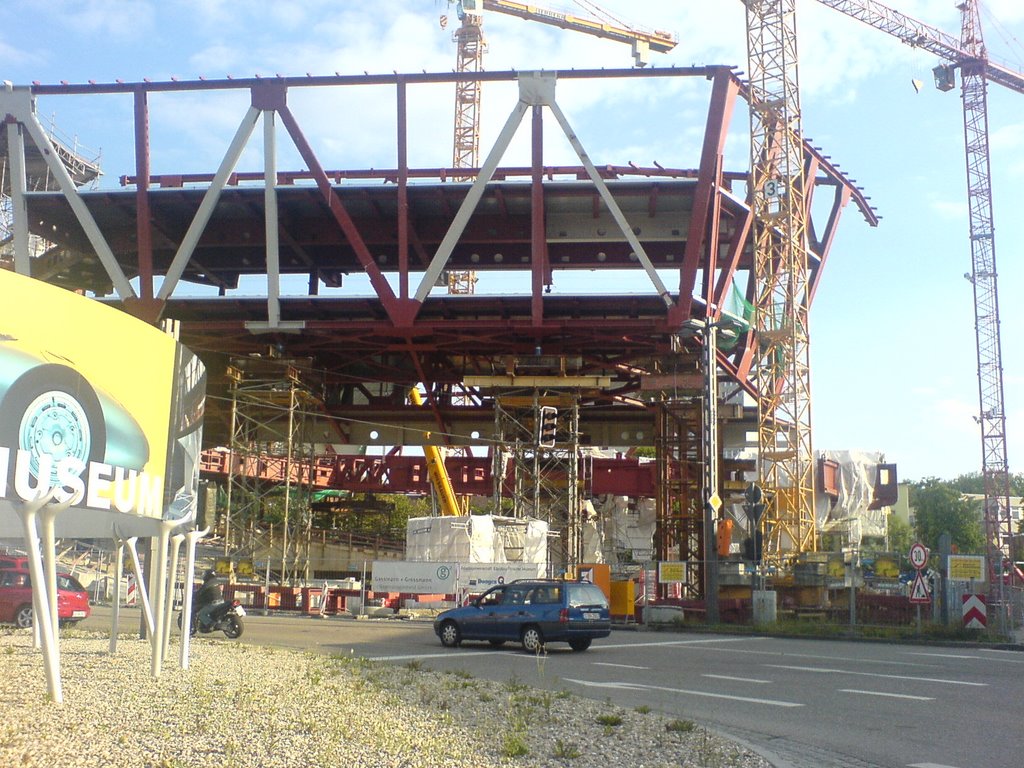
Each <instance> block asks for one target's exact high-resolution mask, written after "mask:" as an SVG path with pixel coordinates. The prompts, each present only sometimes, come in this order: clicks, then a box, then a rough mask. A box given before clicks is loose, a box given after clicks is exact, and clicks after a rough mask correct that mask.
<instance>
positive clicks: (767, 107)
mask: <svg viewBox="0 0 1024 768" xmlns="http://www.w3.org/2000/svg"><path fill="white" fill-rule="evenodd" d="M743 2H744V5H746V9H747V10H746V28H747V71H748V73H749V95H748V99H747V101H748V103H749V106H750V169H751V175H750V198H751V205H752V207H753V212H754V280H755V286H756V296H757V299H756V302H755V305H756V309H757V320H756V328H757V337H758V341H759V344H760V346H759V349H758V357H757V366H756V379H757V388H758V393H759V394H758V431H757V434H758V449H759V461H758V479H759V482H760V485H761V488H762V490H763V492H764V495H763V499H764V504H765V507H764V512H763V516H762V517H761V521H760V526H761V530H762V532H763V535H764V539H763V540H764V544H763V547H764V550H763V560H764V562H765V563H766V564H768V565H778V564H779V563H781V562H782V561H784V560H786V559H789V558H790V557H792V556H793V555H794V554H798V553H802V552H813V551H814V550H815V549H816V547H817V536H816V526H815V519H814V454H813V449H812V446H811V387H810V336H809V333H808V310H809V302H810V295H809V292H808V271H807V245H806V243H807V204H806V200H807V196H806V180H805V177H804V158H803V131H802V127H801V114H800V89H799V78H798V76H797V69H798V67H797V64H798V58H797V45H796V39H797V36H796V0H743Z"/></svg>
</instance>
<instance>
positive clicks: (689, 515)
mask: <svg viewBox="0 0 1024 768" xmlns="http://www.w3.org/2000/svg"><path fill="white" fill-rule="evenodd" d="M701 414H702V406H701V403H700V401H695V400H677V399H666V400H663V401H662V402H660V403H658V404H657V405H656V413H655V435H654V440H655V444H654V449H655V461H656V463H657V473H658V482H657V493H658V496H657V498H656V499H655V506H656V515H657V522H656V527H655V534H654V538H655V555H656V557H657V559H658V560H659V561H661V562H666V561H669V562H671V561H680V562H682V563H684V568H683V581H682V585H681V590H682V594H681V596H682V597H684V598H703V597H704V505H703V503H702V498H701V483H702V477H703V461H702V448H701V433H702V430H703V419H702V415H701ZM666 586H667V585H659V589H661V590H664V589H665V588H666ZM667 596H668V595H667V594H660V595H659V597H667Z"/></svg>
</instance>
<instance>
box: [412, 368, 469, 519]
mask: <svg viewBox="0 0 1024 768" xmlns="http://www.w3.org/2000/svg"><path fill="white" fill-rule="evenodd" d="M409 400H410V401H411V402H412V404H413V405H420V406H421V405H423V396H422V395H421V394H420V390H419V388H418V387H413V388H412V389H410V390H409ZM426 438H427V440H429V439H430V433H429V432H427V433H426ZM423 455H424V456H425V457H426V459H427V475H428V476H429V477H430V483H431V485H433V486H434V491H435V493H437V502H438V506H439V507H440V508H441V514H442V515H451V516H458V515H464V514H466V510H465V509H463V507H462V506H460V505H459V501H458V499H457V498H456V496H455V491H454V490H453V489H452V479H451V477H449V475H448V470H447V469H446V468H445V466H444V457H443V456H442V455H441V450H440V449H439V448H438V447H437V446H436V445H426V444H425V445H424V446H423Z"/></svg>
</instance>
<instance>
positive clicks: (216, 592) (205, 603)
mask: <svg viewBox="0 0 1024 768" xmlns="http://www.w3.org/2000/svg"><path fill="white" fill-rule="evenodd" d="M223 600H224V587H223V585H222V584H221V580H220V579H218V578H217V572H216V571H215V570H213V569H212V568H211V569H210V570H208V571H207V572H206V573H204V574H203V585H202V586H201V587H199V589H197V590H196V594H195V596H194V597H193V599H192V602H193V606H192V610H193V611H195V612H196V621H198V622H199V628H200V629H206V628H207V627H208V626H209V625H210V614H211V613H212V612H213V609H214V608H215V607H216V606H218V605H220V603H221V602H222V601H223Z"/></svg>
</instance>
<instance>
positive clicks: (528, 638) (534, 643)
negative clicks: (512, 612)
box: [521, 624, 544, 653]
mask: <svg viewBox="0 0 1024 768" xmlns="http://www.w3.org/2000/svg"><path fill="white" fill-rule="evenodd" d="M521 639H522V642H523V650H524V651H526V652H527V653H541V652H542V651H543V650H544V634H543V633H542V632H541V631H540V627H535V626H533V625H532V624H531V625H529V626H526V627H523V635H522V638H521Z"/></svg>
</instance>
